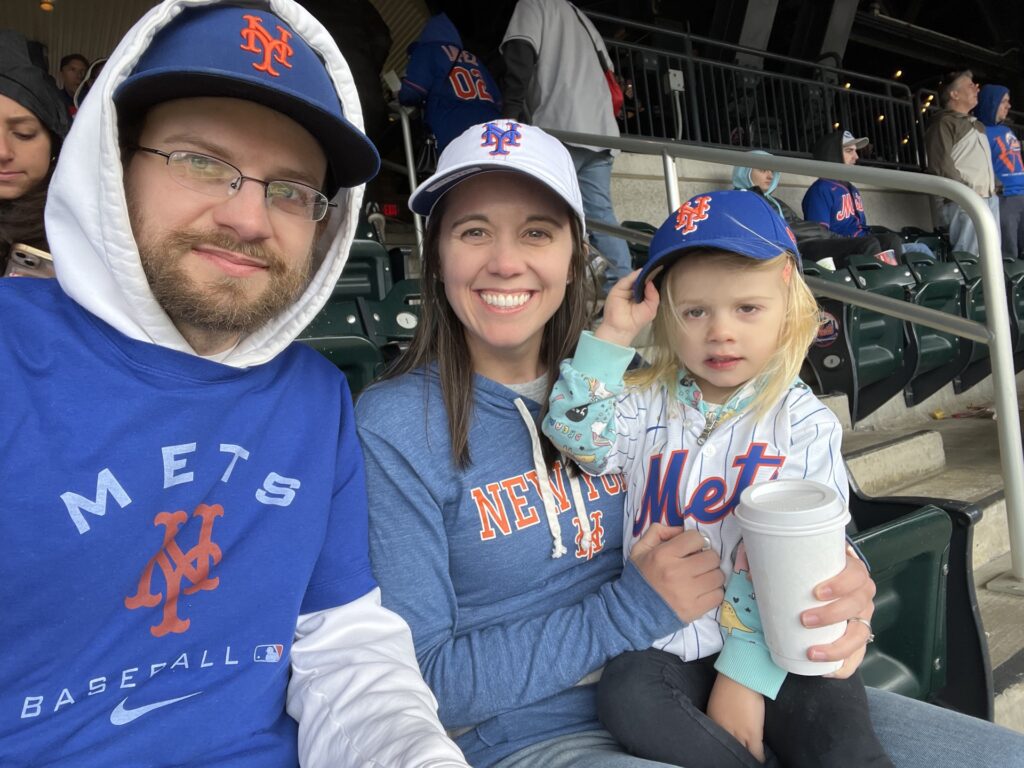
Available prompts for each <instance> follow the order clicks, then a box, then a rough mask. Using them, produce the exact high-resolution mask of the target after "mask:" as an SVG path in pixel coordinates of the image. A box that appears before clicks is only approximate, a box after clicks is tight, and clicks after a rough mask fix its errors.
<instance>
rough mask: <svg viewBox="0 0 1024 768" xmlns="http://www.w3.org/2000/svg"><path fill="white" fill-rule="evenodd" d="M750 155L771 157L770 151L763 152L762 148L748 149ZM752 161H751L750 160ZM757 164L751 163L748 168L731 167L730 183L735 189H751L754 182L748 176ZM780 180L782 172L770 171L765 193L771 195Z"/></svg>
mask: <svg viewBox="0 0 1024 768" xmlns="http://www.w3.org/2000/svg"><path fill="white" fill-rule="evenodd" d="M750 154H752V155H766V156H768V157H771V153H770V152H765V151H764V150H763V149H752V150H750ZM751 162H752V163H753V161H751ZM756 167H757V165H756V164H755V165H753V166H752V167H750V168H742V167H740V166H738V165H737V166H736V167H735V168H733V169H732V185H733V187H734V188H735V189H751V188H752V187H753V186H754V182H753V181H752V180H751V178H750V172H751V171H752V170H754V168H756ZM780 181H782V174H781V173H779V172H778V171H772V181H771V184H769V185H768V191H767V192H765V194H767V195H771V193H772V192H774V191H775V189H776V188H777V187H778V186H779V182H780Z"/></svg>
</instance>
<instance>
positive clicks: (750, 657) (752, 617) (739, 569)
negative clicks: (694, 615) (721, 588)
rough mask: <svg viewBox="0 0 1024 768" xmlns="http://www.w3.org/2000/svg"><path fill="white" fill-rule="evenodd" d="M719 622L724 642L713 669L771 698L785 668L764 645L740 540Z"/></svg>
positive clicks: (745, 556)
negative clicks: (776, 662) (778, 664)
mask: <svg viewBox="0 0 1024 768" xmlns="http://www.w3.org/2000/svg"><path fill="white" fill-rule="evenodd" d="M718 623H719V625H720V626H721V628H722V640H723V641H724V644H723V646H722V652H721V653H720V654H719V655H718V659H716V660H715V669H716V670H718V672H719V673H721V674H723V675H725V676H726V677H728V678H731V679H733V680H735V681H736V682H737V683H739V684H740V685H743V686H746V687H747V688H749V689H750V690H752V691H757V692H758V693H760V694H761V695H762V696H767V697H768V698H769V699H772V700H773V701H774V700H775V697H776V696H777V695H778V693H779V688H781V687H782V682H783V680H785V679H786V671H785V670H784V669H782V668H780V667H779V666H777V665H776V664H775V662H774V661H772V657H771V653H770V652H769V651H768V646H767V645H766V644H765V641H764V631H763V630H762V628H761V614H760V612H759V611H758V610H757V599H756V596H755V595H754V583H753V582H752V581H751V580H750V566H749V565H748V564H747V555H746V551H745V549H744V547H743V544H742V543H740V545H739V547H737V549H736V558H735V560H734V561H733V571H732V576H731V577H730V578H729V584H728V585H727V586H726V589H725V600H724V601H723V602H722V608H721V610H720V611H719V613H718Z"/></svg>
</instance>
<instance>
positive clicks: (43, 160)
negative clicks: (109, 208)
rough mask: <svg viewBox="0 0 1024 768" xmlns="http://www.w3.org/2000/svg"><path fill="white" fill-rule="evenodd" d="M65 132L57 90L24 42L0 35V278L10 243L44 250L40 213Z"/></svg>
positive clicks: (8, 32)
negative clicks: (33, 60) (1, 175)
mask: <svg viewBox="0 0 1024 768" xmlns="http://www.w3.org/2000/svg"><path fill="white" fill-rule="evenodd" d="M67 132H68V115H67V110H66V109H65V108H64V104H63V103H62V102H61V98H60V94H59V92H58V91H57V86H56V85H54V84H53V81H52V80H51V79H50V77H49V75H47V73H46V72H45V71H44V70H42V69H40V68H39V67H38V66H37V65H36V64H34V63H33V62H32V59H31V57H30V54H29V49H28V43H27V42H26V41H25V38H23V37H22V36H21V35H19V34H18V33H17V32H14V31H11V30H4V31H0V133H2V137H0V173H2V174H3V177H2V178H0V275H2V274H4V270H5V269H6V266H7V257H8V254H9V252H10V249H11V246H12V245H13V244H14V243H24V244H25V245H31V246H33V247H35V248H41V249H42V250H44V251H46V250H49V246H48V245H47V242H46V233H45V231H44V229H43V209H44V208H45V206H46V190H47V188H48V187H49V184H50V175H51V174H52V172H53V167H54V163H55V162H56V160H57V153H58V152H59V151H60V146H61V143H62V142H63V141H64V137H65V136H66V135H67Z"/></svg>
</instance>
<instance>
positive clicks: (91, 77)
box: [75, 57, 107, 112]
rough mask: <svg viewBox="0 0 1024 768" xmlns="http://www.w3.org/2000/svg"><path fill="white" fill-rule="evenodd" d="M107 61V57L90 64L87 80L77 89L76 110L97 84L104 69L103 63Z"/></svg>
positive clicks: (86, 75) (86, 74)
mask: <svg viewBox="0 0 1024 768" xmlns="http://www.w3.org/2000/svg"><path fill="white" fill-rule="evenodd" d="M106 63H107V59H106V58H105V57H104V58H102V59H96V60H95V61H94V62H93V63H92V64H90V65H89V71H88V72H86V73H85V80H83V81H82V84H81V85H80V86H78V90H77V91H75V111H76V112H77V111H78V109H79V108H80V107H81V106H82V102H83V101H85V97H86V95H87V94H88V93H89V90H90V89H91V88H92V87H93V85H95V84H96V80H98V79H99V76H100V72H102V71H103V65H104V64H106Z"/></svg>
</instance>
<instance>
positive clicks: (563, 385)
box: [543, 331, 635, 475]
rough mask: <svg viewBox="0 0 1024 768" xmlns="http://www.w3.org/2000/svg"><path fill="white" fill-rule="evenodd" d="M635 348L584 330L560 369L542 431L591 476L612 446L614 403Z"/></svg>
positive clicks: (602, 466) (598, 471)
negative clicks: (574, 348) (611, 341)
mask: <svg viewBox="0 0 1024 768" xmlns="http://www.w3.org/2000/svg"><path fill="white" fill-rule="evenodd" d="M634 354H635V350H634V349H633V348H632V347H622V346H619V345H618V344H612V343H610V342H607V341H601V340H600V339H598V338H597V337H595V336H594V335H593V334H592V333H590V332H589V331H584V332H583V335H582V336H581V337H580V341H579V344H577V345H576V354H575V355H574V356H573V358H572V360H565V361H563V362H562V365H561V366H560V369H559V376H558V381H557V382H555V386H554V388H553V389H552V390H551V400H550V402H549V403H548V414H547V416H546V417H545V419H544V424H543V430H544V434H545V435H547V436H548V439H550V440H551V442H552V443H554V444H555V446H556V447H557V448H558V449H559V450H560V451H562V452H563V453H565V454H566V455H568V456H569V457H571V458H572V459H573V461H575V462H576V463H577V464H578V465H579V466H580V468H581V469H582V470H583V471H584V472H586V473H587V474H590V475H600V474H602V473H603V472H604V471H605V469H606V468H607V465H608V453H609V451H610V450H611V448H612V446H614V445H615V438H616V435H615V401H616V399H617V398H618V397H619V395H621V394H622V392H623V391H624V390H625V384H624V383H623V376H625V373H626V369H627V368H628V367H629V363H630V361H631V360H632V359H633V355H634Z"/></svg>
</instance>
